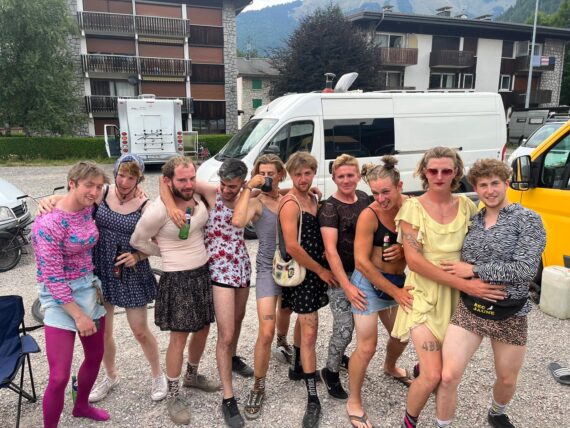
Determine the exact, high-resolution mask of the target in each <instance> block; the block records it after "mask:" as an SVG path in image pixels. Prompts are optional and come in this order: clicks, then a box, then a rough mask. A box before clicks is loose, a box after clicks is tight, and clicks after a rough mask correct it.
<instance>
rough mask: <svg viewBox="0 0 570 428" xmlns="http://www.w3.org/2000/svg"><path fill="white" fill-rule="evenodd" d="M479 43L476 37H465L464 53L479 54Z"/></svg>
mask: <svg viewBox="0 0 570 428" xmlns="http://www.w3.org/2000/svg"><path fill="white" fill-rule="evenodd" d="M477 42H478V39H477V38H476V37H464V38H463V49H462V50H463V51H467V52H473V53H474V54H477Z"/></svg>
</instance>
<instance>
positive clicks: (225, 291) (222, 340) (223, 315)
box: [212, 286, 236, 398]
mask: <svg viewBox="0 0 570 428" xmlns="http://www.w3.org/2000/svg"><path fill="white" fill-rule="evenodd" d="M212 289H213V293H214V310H215V312H216V323H217V325H218V340H217V342H216V361H217V363H218V371H219V372H220V380H221V381H222V386H223V389H224V392H223V393H224V398H231V397H233V396H234V392H233V387H232V343H233V340H234V332H235V306H236V305H235V299H236V292H235V290H233V289H231V288H224V287H218V286H213V287H212Z"/></svg>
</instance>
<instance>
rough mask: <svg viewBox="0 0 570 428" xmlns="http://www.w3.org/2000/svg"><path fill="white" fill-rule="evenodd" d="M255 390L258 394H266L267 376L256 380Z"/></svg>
mask: <svg viewBox="0 0 570 428" xmlns="http://www.w3.org/2000/svg"><path fill="white" fill-rule="evenodd" d="M253 389H254V390H255V391H257V392H265V376H263V377H256V378H255V382H254V383H253Z"/></svg>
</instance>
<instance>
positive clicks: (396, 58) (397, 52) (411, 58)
mask: <svg viewBox="0 0 570 428" xmlns="http://www.w3.org/2000/svg"><path fill="white" fill-rule="evenodd" d="M380 63H381V64H382V65H399V66H404V67H405V66H408V65H416V64H417V63H418V50H417V49H416V48H386V47H383V48H380Z"/></svg>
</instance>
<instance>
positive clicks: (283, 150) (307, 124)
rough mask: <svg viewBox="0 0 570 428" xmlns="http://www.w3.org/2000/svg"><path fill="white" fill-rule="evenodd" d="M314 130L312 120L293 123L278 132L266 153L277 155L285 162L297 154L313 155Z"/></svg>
mask: <svg viewBox="0 0 570 428" xmlns="http://www.w3.org/2000/svg"><path fill="white" fill-rule="evenodd" d="M314 128H315V125H314V124H313V122H312V121H310V120H303V121H299V122H291V123H289V124H287V125H285V126H284V127H283V128H281V129H280V130H279V132H277V134H276V135H275V136H274V137H273V138H272V139H271V141H269V144H268V145H267V147H266V148H265V149H264V151H265V152H266V153H275V154H277V155H278V156H279V157H280V158H281V160H282V161H283V162H287V160H288V159H289V156H291V155H292V154H293V153H295V152H309V153H311V149H312V148H313V132H314Z"/></svg>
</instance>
